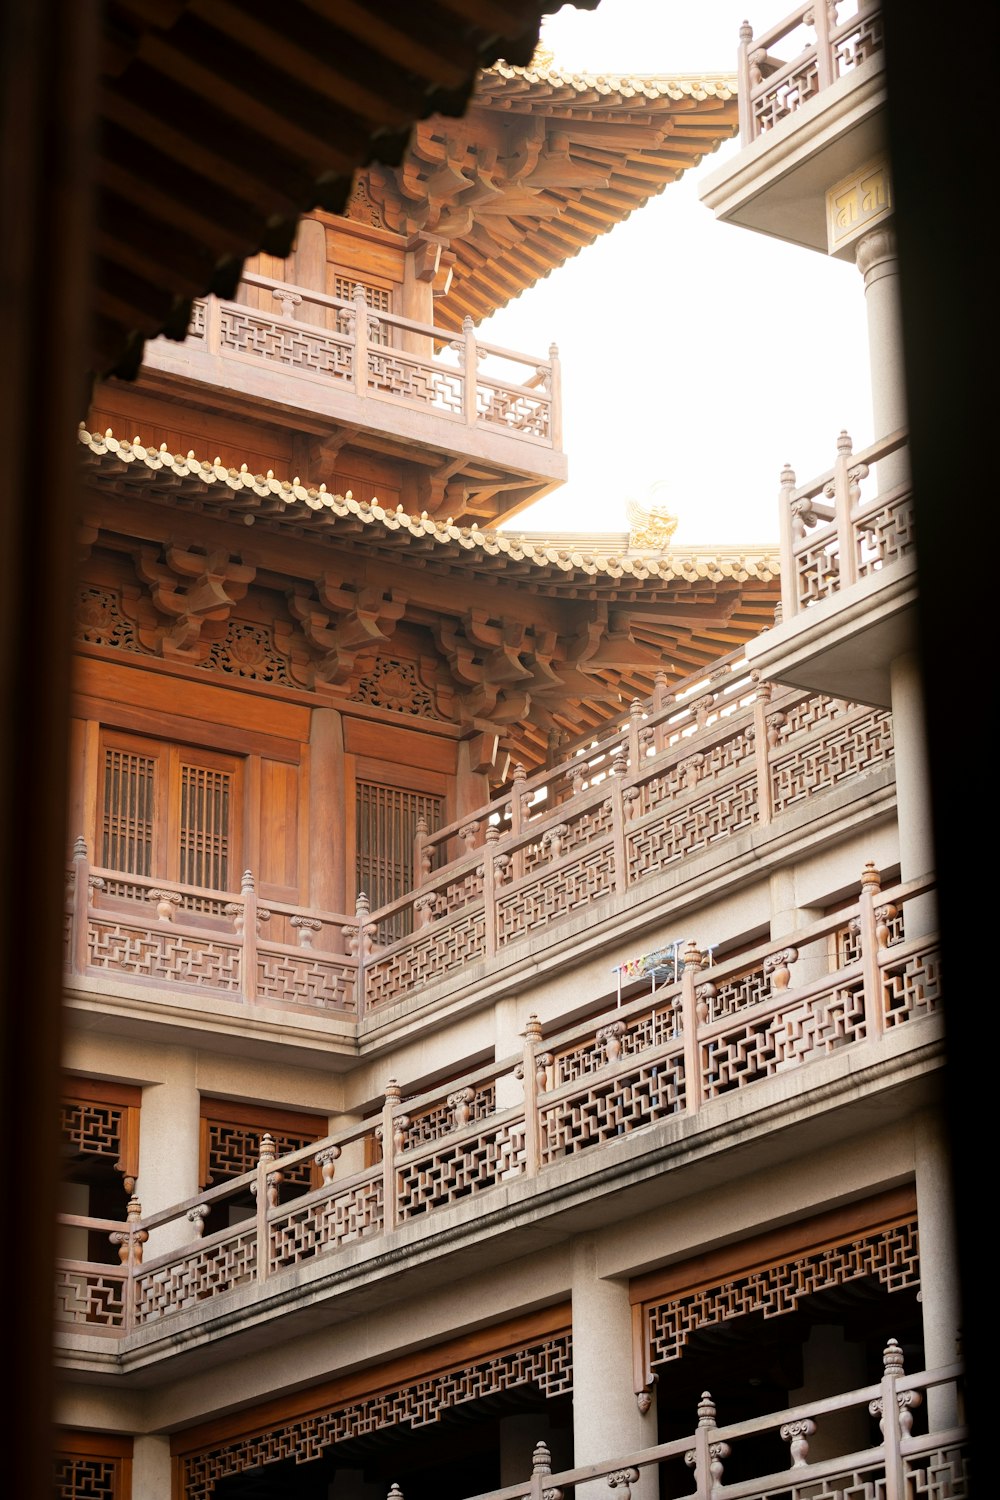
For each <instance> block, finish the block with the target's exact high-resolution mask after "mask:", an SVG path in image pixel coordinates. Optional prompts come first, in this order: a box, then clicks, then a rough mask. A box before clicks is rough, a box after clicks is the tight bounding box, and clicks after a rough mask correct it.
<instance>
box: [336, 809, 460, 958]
mask: <svg viewBox="0 0 1000 1500" xmlns="http://www.w3.org/2000/svg"><path fill="white" fill-rule="evenodd" d="M356 785H357V802H356V812H357V882H358V884H357V889H358V890H359V891H364V892H365V894H366V895H367V897H368V900H369V903H370V905H371V908H372V910H373V911H374V910H377V909H378V908H379V907H382V906H386V905H388V903H389V902H390V901H395V900H396V898H397V897H399V896H403V895H405V894H406V892H407V891H411V890H412V889H413V885H414V870H413V843H414V839H415V838H416V835H417V819H418V818H421V817H422V818H425V819H426V821H427V828H428V831H429V832H431V833H433V832H434V831H435V830H436V829H437V828H440V826H441V823H442V819H443V814H444V798H443V797H439V796H436V795H434V794H433V793H430V792H418V791H411V790H409V789H408V788H406V787H397V786H386V785H384V784H382V783H381V782H377V781H360V780H359V781H358V782H357V783H356ZM409 917H410V914H409V912H405V913H399V914H398V915H395V916H393V917H391V918H390V919H389V920H388V921H386V922H384V923H383V924H381V925H382V928H384V931H382V930H380V932H379V940H380V941H381V942H390V943H391V942H393V941H394V940H395V939H396V938H398V937H405V936H406V934H407V933H408V932H409V931H410V925H409Z"/></svg>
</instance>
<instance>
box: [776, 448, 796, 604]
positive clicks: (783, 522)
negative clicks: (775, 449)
mask: <svg viewBox="0 0 1000 1500" xmlns="http://www.w3.org/2000/svg"><path fill="white" fill-rule="evenodd" d="M794 493H795V470H794V469H793V468H792V467H791V465H790V464H786V465H785V467H784V468H783V469H782V471H781V488H780V489H779V491H778V527H779V533H780V540H779V547H780V551H781V618H782V620H783V621H785V623H786V624H787V622H788V621H789V620H794V618H795V616H796V615H797V614H798V611H799V580H798V574H797V573H796V569H795V524H794V513H793V511H792V496H793V495H794Z"/></svg>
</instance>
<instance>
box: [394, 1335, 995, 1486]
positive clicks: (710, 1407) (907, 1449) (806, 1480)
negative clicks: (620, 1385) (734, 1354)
mask: <svg viewBox="0 0 1000 1500" xmlns="http://www.w3.org/2000/svg"><path fill="white" fill-rule="evenodd" d="M882 1365H883V1374H882V1378H881V1379H880V1380H879V1381H877V1382H874V1383H872V1384H871V1385H866V1386H862V1387H860V1388H858V1389H855V1390H851V1391H844V1392H840V1393H838V1394H836V1395H833V1396H827V1397H825V1398H823V1399H822V1400H818V1401H809V1402H804V1403H802V1404H800V1405H798V1406H794V1407H788V1408H786V1409H785V1410H783V1411H776V1412H768V1413H766V1414H765V1415H763V1416H759V1417H753V1418H751V1419H748V1420H747V1421H743V1422H735V1423H732V1424H730V1425H726V1424H725V1423H722V1424H720V1422H719V1417H720V1415H721V1413H720V1412H719V1411H718V1410H717V1409H716V1404H715V1402H714V1401H713V1399H712V1397H711V1394H710V1393H709V1392H708V1391H705V1392H704V1393H703V1394H702V1396H701V1399H700V1400H699V1402H698V1405H697V1409H696V1410H695V1411H692V1413H691V1420H692V1423H694V1422H695V1421H696V1423H697V1425H694V1426H693V1427H692V1430H691V1431H690V1432H689V1433H688V1434H686V1435H685V1436H684V1437H679V1438H673V1439H671V1441H669V1442H666V1443H657V1444H655V1445H654V1446H651V1447H648V1448H642V1449H638V1450H636V1451H632V1452H626V1453H618V1454H616V1455H613V1456H611V1455H609V1456H608V1458H607V1459H605V1460H604V1461H603V1462H601V1463H593V1464H586V1465H581V1466H579V1467H577V1468H572V1469H563V1470H560V1471H558V1472H556V1473H553V1471H552V1466H551V1461H550V1456H549V1453H548V1450H547V1448H545V1446H544V1444H539V1445H538V1447H537V1448H536V1449H535V1452H534V1454H533V1455H532V1458H531V1460H530V1469H531V1473H530V1475H528V1474H527V1472H526V1477H525V1479H524V1480H522V1481H521V1482H520V1483H518V1484H511V1485H507V1486H506V1487H505V1488H504V1489H498V1490H492V1491H489V1492H488V1493H487V1494H482V1495H478V1496H476V1497H475V1500H542V1497H544V1496H553V1497H554V1496H562V1495H572V1494H577V1495H579V1494H581V1493H586V1494H588V1495H597V1494H598V1493H599V1486H600V1484H601V1483H602V1482H603V1483H604V1485H606V1486H607V1495H608V1500H628V1496H629V1495H630V1493H631V1491H632V1489H633V1488H635V1487H636V1486H638V1485H639V1484H640V1483H641V1485H642V1488H641V1490H640V1493H642V1494H658V1493H659V1494H670V1495H677V1494H684V1495H686V1496H690V1497H691V1500H715V1497H719V1496H722V1495H725V1496H727V1497H730V1500H777V1497H779V1496H780V1497H781V1500H809V1497H819V1496H831V1497H832V1496H834V1495H837V1496H847V1495H852V1496H855V1495H856V1496H858V1497H860V1496H874V1495H879V1496H882V1497H884V1500H905V1497H908V1496H916V1495H926V1496H938V1497H942V1500H943V1497H944V1496H949V1497H952V1500H967V1497H968V1496H969V1495H970V1494H971V1487H970V1486H971V1474H970V1468H969V1434H968V1430H967V1428H966V1427H965V1426H964V1425H955V1426H947V1427H941V1426H937V1425H936V1424H935V1423H934V1422H932V1421H930V1420H928V1418H927V1412H928V1409H929V1407H930V1408H932V1407H933V1398H934V1395H935V1394H936V1393H937V1392H938V1391H940V1390H941V1389H942V1388H944V1387H954V1386H955V1385H956V1384H960V1383H961V1382H963V1379H964V1374H965V1371H964V1366H963V1365H962V1364H961V1362H960V1361H956V1362H955V1363H954V1364H952V1365H946V1366H941V1367H939V1368H938V1369H935V1370H921V1371H919V1372H916V1373H914V1374H909V1375H908V1374H906V1373H905V1371H904V1368H903V1354H902V1350H901V1349H900V1346H899V1345H898V1344H897V1342H896V1340H895V1339H889V1341H888V1342H887V1344H886V1346H885V1349H884V1350H883V1354H882ZM845 1416H846V1421H845ZM873 1419H874V1421H875V1422H877V1423H878V1433H879V1436H878V1437H877V1438H875V1437H874V1436H873V1440H872V1442H871V1443H870V1445H869V1446H867V1447H865V1448H862V1449H858V1450H855V1451H850V1450H849V1449H848V1450H847V1451H844V1438H843V1434H844V1433H846V1432H851V1433H853V1432H857V1431H858V1430H859V1429H860V1430H861V1431H862V1432H864V1431H867V1430H871V1429H872V1428H873V1425H874V1423H873ZM831 1432H832V1433H837V1434H838V1437H837V1439H836V1441H835V1446H836V1450H837V1451H836V1453H835V1454H834V1455H831V1456H827V1457H825V1458H822V1459H814V1458H811V1457H810V1441H811V1439H813V1438H814V1436H816V1434H822V1435H823V1437H826V1436H827V1434H829V1433H831ZM762 1439H763V1441H762ZM829 1446H830V1444H829V1442H827V1444H826V1447H827V1450H829ZM782 1447H784V1448H785V1450H786V1451H787V1453H788V1462H787V1464H786V1465H785V1466H784V1467H783V1468H781V1469H778V1470H775V1471H772V1472H770V1473H762V1472H760V1470H761V1467H762V1464H763V1463H764V1462H765V1461H767V1458H768V1457H769V1456H770V1455H773V1454H774V1453H776V1452H780V1451H781V1449H782ZM526 1457H527V1456H526ZM730 1467H732V1468H735V1469H736V1471H737V1472H740V1471H742V1472H743V1473H747V1471H748V1470H749V1471H750V1472H751V1473H752V1476H753V1477H751V1478H744V1479H742V1480H740V1481H738V1482H727V1479H726V1471H727V1468H730ZM528 1468H529V1461H526V1462H525V1471H527V1470H528ZM583 1485H586V1490H585V1491H584V1490H581V1488H580V1487H581V1486H583ZM692 1486H693V1487H692ZM404 1488H405V1481H404Z"/></svg>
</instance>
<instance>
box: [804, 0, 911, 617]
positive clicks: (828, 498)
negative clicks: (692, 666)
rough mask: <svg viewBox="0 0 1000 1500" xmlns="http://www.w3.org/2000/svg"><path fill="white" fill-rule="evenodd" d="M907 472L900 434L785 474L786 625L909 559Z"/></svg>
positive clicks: (844, 442) (847, 447)
mask: <svg viewBox="0 0 1000 1500" xmlns="http://www.w3.org/2000/svg"><path fill="white" fill-rule="evenodd" d="M817 9H819V8H817ZM876 465H878V469H876ZM908 473H909V471H908V440H907V435H906V433H905V432H902V431H901V432H896V433H892V434H891V435H890V436H889V437H886V438H882V439H880V441H879V442H877V443H872V444H871V446H870V447H868V448H865V449H864V450H863V451H862V452H860V453H853V452H852V451H851V439H850V438H849V437H848V435H847V433H846V432H842V433H841V434H840V437H839V439H838V441H837V459H836V463H835V464H834V466H833V468H832V469H829V470H827V472H826V473H825V474H821V475H820V476H819V478H818V479H813V480H811V481H810V482H809V483H808V484H806V485H801V486H798V487H797V486H796V482H795V475H794V473H793V472H792V470H791V469H789V468H786V469H784V470H783V471H782V475H781V498H780V501H779V506H780V511H779V514H780V520H781V614H782V619H783V620H785V621H787V620H791V619H792V618H793V617H794V616H795V615H797V614H800V613H801V612H802V611H803V610H806V609H809V608H811V607H812V606H813V605H814V604H818V603H819V602H820V601H821V600H823V599H828V598H829V597H830V596H831V595H833V594H836V593H840V592H841V591H843V590H844V589H847V588H850V586H851V585H852V584H854V583H857V581H858V579H859V578H864V577H867V576H869V575H870V574H873V573H878V572H880V571H881V570H882V568H884V567H887V566H888V565H889V564H890V563H894V562H898V561H899V560H900V559H902V558H906V557H912V556H913V554H914V550H915V541H914V534H913V495H912V492H911V489H910V483H909V478H908ZM886 476H888V478H886Z"/></svg>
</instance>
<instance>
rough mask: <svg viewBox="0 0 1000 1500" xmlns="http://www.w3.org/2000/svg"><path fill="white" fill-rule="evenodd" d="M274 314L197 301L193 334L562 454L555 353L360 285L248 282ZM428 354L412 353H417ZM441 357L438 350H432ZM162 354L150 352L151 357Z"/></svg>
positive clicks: (215, 347)
mask: <svg viewBox="0 0 1000 1500" xmlns="http://www.w3.org/2000/svg"><path fill="white" fill-rule="evenodd" d="M244 283H245V285H246V286H248V287H250V288H252V289H254V290H255V291H256V292H257V293H258V295H259V296H260V300H261V301H262V302H263V301H265V300H266V298H267V297H268V296H270V297H271V298H272V299H273V302H274V308H273V310H271V309H268V308H265V307H249V306H247V305H246V304H244V303H241V302H225V301H218V300H216V299H214V298H213V299H210V300H209V301H207V302H206V301H201V300H199V301H196V302H195V303H194V311H193V316H192V321H191V326H190V328H189V331H188V337H189V338H190V339H192V340H193V341H196V342H197V343H199V344H201V345H202V346H203V347H204V348H205V349H206V351H207V352H208V353H209V354H216V355H222V356H225V357H228V358H230V359H235V360H241V361H244V362H251V363H255V364H264V365H270V366H272V367H274V368H278V369H281V370H290V371H293V372H294V373H295V374H297V375H301V376H305V377H307V378H311V379H318V380H322V381H323V382H324V383H326V384H328V385H329V384H333V385H335V386H337V387H338V388H340V389H342V390H343V391H345V392H347V393H349V394H351V395H354V396H357V397H358V398H359V399H361V400H368V399H374V400H378V401H389V402H394V403H397V404H399V405H402V406H409V407H413V408H416V409H418V410H421V411H426V412H429V413H433V414H434V415H435V416H439V417H443V418H445V419H446V420H450V421H454V422H457V423H461V424H462V425H463V426H466V427H477V428H480V429H486V430H488V431H492V432H504V433H507V434H509V435H511V436H513V437H516V438H520V439H525V440H527V441H529V442H533V443H537V444H541V445H542V446H544V447H547V448H558V447H559V446H560V443H561V433H560V394H559V357H558V351H557V350H556V348H555V345H552V347H551V348H550V350H549V353H548V357H547V358H545V359H538V358H536V357H535V356H533V355H530V354H520V353H518V352H517V351H515V350H512V349H504V348H501V347H500V346H498V345H495V344H488V343H483V342H481V341H479V340H478V339H477V338H476V335H475V332H474V330H473V326H472V320H471V319H470V318H466V320H465V323H464V325H463V329H462V332H461V334H460V335H459V336H458V337H456V336H455V334H454V333H453V332H452V331H451V330H449V329H444V328H439V327H437V326H436V325H434V324H430V323H420V322H416V321H414V319H412V318H404V317H401V316H400V315H398V314H396V313H393V312H391V311H390V310H389V309H388V308H381V307H380V308H378V309H373V308H372V307H370V306H369V304H368V301H367V300H366V296H365V291H364V288H363V287H360V286H359V287H358V288H357V289H356V291H355V293H354V295H353V296H352V297H350V298H344V297H331V296H329V295H327V294H326V293H324V292H319V291H315V290H313V289H312V288H309V287H302V286H291V285H289V284H288V283H286V282H280V281H274V280H272V279H270V278H268V277H266V276H261V275H259V274H257V273H256V272H253V273H251V272H247V273H246V275H245V276H244ZM420 346H423V347H424V352H414V348H415V347H416V348H417V350H418V351H419V349H420ZM435 351H440V352H435ZM155 354H156V351H155V350H154V351H153V358H154V360H155Z"/></svg>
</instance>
